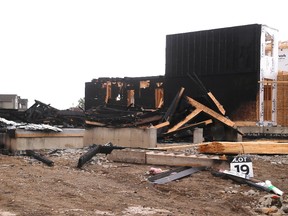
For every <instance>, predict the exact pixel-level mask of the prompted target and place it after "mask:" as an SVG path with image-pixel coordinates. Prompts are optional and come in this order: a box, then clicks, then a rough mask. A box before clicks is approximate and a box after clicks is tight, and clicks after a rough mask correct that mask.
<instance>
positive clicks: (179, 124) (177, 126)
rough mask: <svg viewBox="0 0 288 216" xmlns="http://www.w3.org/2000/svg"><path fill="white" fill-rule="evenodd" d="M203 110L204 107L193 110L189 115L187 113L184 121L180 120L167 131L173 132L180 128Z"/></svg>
mask: <svg viewBox="0 0 288 216" xmlns="http://www.w3.org/2000/svg"><path fill="white" fill-rule="evenodd" d="M201 111H202V109H195V110H193V112H191V113H190V114H189V115H187V116H186V117H185V119H184V120H183V121H181V122H179V123H178V124H176V125H174V126H173V127H172V128H170V129H169V130H168V132H167V133H171V132H173V131H175V130H177V129H179V128H180V127H181V126H183V125H184V124H186V123H187V122H189V121H190V120H191V119H193V118H194V117H195V116H197V115H198V114H199V113H200V112H201Z"/></svg>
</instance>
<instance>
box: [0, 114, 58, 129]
mask: <svg viewBox="0 0 288 216" xmlns="http://www.w3.org/2000/svg"><path fill="white" fill-rule="evenodd" d="M0 124H1V126H2V127H3V128H7V130H14V129H17V128H18V129H24V130H31V131H36V130H41V131H55V132H61V131H62V129H61V128H58V127H55V126H51V125H48V124H30V123H23V122H21V123H17V122H14V121H10V120H6V119H4V118H1V117H0Z"/></svg>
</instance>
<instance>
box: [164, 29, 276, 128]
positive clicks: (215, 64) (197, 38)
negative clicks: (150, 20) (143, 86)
mask: <svg viewBox="0 0 288 216" xmlns="http://www.w3.org/2000/svg"><path fill="white" fill-rule="evenodd" d="M277 33H278V31H277V30H275V29H273V28H270V27H268V26H265V25H260V24H252V25H243V26H235V27H228V28H220V29H212V30H204V31H197V32H188V33H181V34H173V35H167V37H166V72H165V88H164V92H165V94H164V101H165V104H169V103H170V102H171V101H172V100H173V97H174V95H175V94H176V92H177V91H178V90H179V88H180V87H181V86H183V87H184V88H185V89H186V94H188V95H190V96H191V97H193V98H197V99H198V100H199V101H201V102H202V103H204V104H206V105H207V106H209V103H210V102H209V99H207V92H212V93H213V95H214V96H215V97H216V98H217V99H218V100H219V101H220V102H221V104H222V105H223V107H224V108H225V110H226V115H227V116H229V118H231V119H232V120H233V121H252V122H257V123H258V124H259V125H276V124H277V117H276V113H277V112H276V103H277V101H276V94H277V86H276V80H277V72H278V71H277V63H278V40H277ZM267 47H270V50H268V49H267ZM210 107H211V106H210ZM211 108H213V107H211Z"/></svg>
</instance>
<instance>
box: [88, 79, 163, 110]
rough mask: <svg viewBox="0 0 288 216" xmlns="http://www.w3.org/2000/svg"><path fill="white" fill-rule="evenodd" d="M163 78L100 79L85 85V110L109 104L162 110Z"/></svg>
mask: <svg viewBox="0 0 288 216" xmlns="http://www.w3.org/2000/svg"><path fill="white" fill-rule="evenodd" d="M163 82H164V77H163V76H152V77H124V78H98V79H93V80H92V81H91V82H86V83H85V109H86V110H89V109H91V108H96V107H98V106H101V105H104V104H109V105H115V106H124V107H128V106H130V107H135V106H137V107H143V108H146V109H155V108H160V107H161V106H162V105H163V102H164V101H163V97H164V96H163V94H164V93H163Z"/></svg>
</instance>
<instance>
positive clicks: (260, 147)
mask: <svg viewBox="0 0 288 216" xmlns="http://www.w3.org/2000/svg"><path fill="white" fill-rule="evenodd" d="M198 151H199V152H201V153H209V154H210V153H211V154H288V143H273V142H269V141H265V142H210V143H206V145H200V146H199V148H198Z"/></svg>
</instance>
